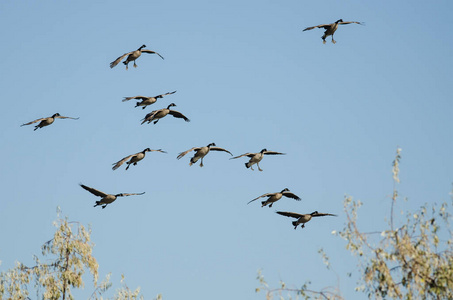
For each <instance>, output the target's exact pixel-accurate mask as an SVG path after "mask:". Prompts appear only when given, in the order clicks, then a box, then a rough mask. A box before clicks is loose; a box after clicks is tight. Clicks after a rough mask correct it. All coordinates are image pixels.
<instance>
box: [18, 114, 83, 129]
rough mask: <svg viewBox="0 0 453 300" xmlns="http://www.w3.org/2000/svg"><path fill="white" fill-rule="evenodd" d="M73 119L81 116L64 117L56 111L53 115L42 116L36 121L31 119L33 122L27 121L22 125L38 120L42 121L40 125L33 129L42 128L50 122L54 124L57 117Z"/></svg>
mask: <svg viewBox="0 0 453 300" xmlns="http://www.w3.org/2000/svg"><path fill="white" fill-rule="evenodd" d="M57 118H58V119H73V120H78V119H79V118H71V117H63V116H61V115H60V114H59V113H56V114H53V115H52V116H51V117H47V118H41V119H36V120H34V121H31V122H28V123H25V124H22V125H20V126H25V125H30V124H33V123H36V122H40V123H39V124H38V125H36V126H35V129H33V130H36V129H38V128H42V127H45V126H49V125H50V124H52V123H53V122H54V121H55V119H57Z"/></svg>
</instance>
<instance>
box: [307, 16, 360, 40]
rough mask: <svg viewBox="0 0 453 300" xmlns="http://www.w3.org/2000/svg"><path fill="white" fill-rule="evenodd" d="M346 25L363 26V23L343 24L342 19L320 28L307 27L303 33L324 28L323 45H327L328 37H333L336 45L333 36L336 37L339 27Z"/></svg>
mask: <svg viewBox="0 0 453 300" xmlns="http://www.w3.org/2000/svg"><path fill="white" fill-rule="evenodd" d="M345 24H360V25H363V23H361V22H343V19H340V20H338V21H336V22H335V23H332V24H322V25H318V26H312V27H307V28H305V29H304V30H303V31H307V30H312V29H315V28H324V29H325V31H324V35H323V36H322V37H321V38H322V43H323V44H325V43H326V37H328V36H330V35H331V36H332V43H334V44H335V43H336V41H335V40H334V39H333V35H334V33H335V31H337V29H338V25H345Z"/></svg>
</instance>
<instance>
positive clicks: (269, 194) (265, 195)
mask: <svg viewBox="0 0 453 300" xmlns="http://www.w3.org/2000/svg"><path fill="white" fill-rule="evenodd" d="M273 195H275V193H267V194H264V195H261V196H259V197H256V198H255V199H253V200H250V201H249V202H247V204H249V203H250V202H253V201H255V200H258V199H259V198H263V197H269V196H273Z"/></svg>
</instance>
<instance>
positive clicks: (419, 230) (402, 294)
mask: <svg viewBox="0 0 453 300" xmlns="http://www.w3.org/2000/svg"><path fill="white" fill-rule="evenodd" d="M400 160H401V149H397V153H396V158H395V160H394V161H393V168H392V172H393V180H394V188H393V195H392V198H391V200H392V202H391V209H390V219H389V223H388V224H387V229H385V230H382V231H378V232H373V233H366V232H362V231H361V230H360V228H359V226H358V223H357V217H358V209H359V208H360V206H361V205H362V202H360V201H355V200H353V198H352V197H345V200H344V211H345V214H346V216H347V223H346V224H345V227H344V228H343V230H342V231H340V232H338V233H336V232H334V234H335V235H338V236H340V237H341V238H343V239H344V240H346V249H347V250H348V251H350V252H351V253H352V254H353V255H354V256H355V257H356V258H357V261H358V266H359V270H360V271H359V272H360V274H359V276H360V278H361V279H360V285H359V286H358V287H357V288H356V290H357V291H359V292H364V293H366V294H367V296H368V297H369V298H372V299H382V298H391V299H453V235H452V232H451V228H450V223H449V221H450V219H451V214H450V213H449V212H448V210H449V206H448V204H447V203H442V204H441V205H440V206H437V205H436V204H433V205H424V206H422V207H421V208H420V209H419V210H418V211H416V212H408V213H407V215H406V218H405V220H401V221H400V220H397V219H396V218H395V216H394V212H393V210H394V206H395V203H396V201H397V200H398V199H399V196H398V190H397V188H396V186H397V184H399V182H400V181H399V164H400ZM397 223H400V225H399V226H398V227H397V225H396V224H397ZM441 228H442V230H441ZM439 235H442V237H443V238H440V236H439ZM320 253H321V254H322V256H323V258H324V261H325V263H326V264H327V265H328V266H329V265H330V264H329V262H328V257H327V256H326V255H325V253H324V252H323V251H322V250H320ZM258 278H259V280H260V283H261V286H260V288H258V289H257V291H259V290H265V291H266V296H267V299H272V298H273V296H274V295H276V294H278V295H279V296H280V298H281V299H283V297H282V292H283V291H286V292H289V293H290V296H289V297H291V295H295V297H296V299H297V298H299V296H301V297H303V298H306V299H308V298H309V297H310V296H313V297H315V298H317V299H343V298H342V297H341V296H340V293H339V291H336V290H334V291H332V290H325V291H311V290H309V289H308V288H307V284H304V286H303V287H302V288H301V289H293V290H291V289H287V288H286V286H285V284H284V283H281V287H280V288H276V289H271V288H269V287H268V286H267V283H266V282H265V281H264V279H263V278H262V276H261V275H259V276H258Z"/></svg>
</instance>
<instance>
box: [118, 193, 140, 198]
mask: <svg viewBox="0 0 453 300" xmlns="http://www.w3.org/2000/svg"><path fill="white" fill-rule="evenodd" d="M144 193H145V192H143V193H121V194H118V195H116V196H117V197H126V196H133V195H143V194H144Z"/></svg>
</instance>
